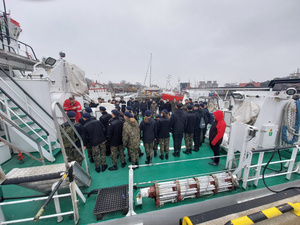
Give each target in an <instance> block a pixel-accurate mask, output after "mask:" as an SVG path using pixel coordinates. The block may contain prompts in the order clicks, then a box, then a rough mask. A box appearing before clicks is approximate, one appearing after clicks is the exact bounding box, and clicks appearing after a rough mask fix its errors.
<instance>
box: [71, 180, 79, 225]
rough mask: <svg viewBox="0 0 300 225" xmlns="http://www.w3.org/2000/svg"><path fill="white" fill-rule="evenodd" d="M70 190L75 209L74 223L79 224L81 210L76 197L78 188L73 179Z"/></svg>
mask: <svg viewBox="0 0 300 225" xmlns="http://www.w3.org/2000/svg"><path fill="white" fill-rule="evenodd" d="M69 187H70V192H71V198H72V205H73V211H74V223H75V224H77V223H78V220H79V211H78V206H77V202H78V200H77V197H76V188H75V181H74V180H73V181H72V182H71V183H70V186H69Z"/></svg>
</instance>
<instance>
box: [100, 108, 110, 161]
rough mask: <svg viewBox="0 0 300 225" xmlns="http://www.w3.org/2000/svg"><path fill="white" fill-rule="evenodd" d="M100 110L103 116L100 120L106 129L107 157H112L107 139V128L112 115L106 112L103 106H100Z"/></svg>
mask: <svg viewBox="0 0 300 225" xmlns="http://www.w3.org/2000/svg"><path fill="white" fill-rule="evenodd" d="M99 110H100V113H101V114H102V116H101V117H100V118H99V120H100V121H101V123H102V124H103V126H104V128H105V137H106V142H105V145H106V155H107V156H109V155H110V144H109V140H108V138H107V126H108V121H109V120H110V119H111V115H110V114H108V113H107V112H106V108H105V107H103V106H100V107H99Z"/></svg>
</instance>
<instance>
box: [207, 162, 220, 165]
mask: <svg viewBox="0 0 300 225" xmlns="http://www.w3.org/2000/svg"><path fill="white" fill-rule="evenodd" d="M208 164H209V165H212V166H218V165H219V163H216V162H209V163H208Z"/></svg>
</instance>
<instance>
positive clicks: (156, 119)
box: [153, 114, 161, 157]
mask: <svg viewBox="0 0 300 225" xmlns="http://www.w3.org/2000/svg"><path fill="white" fill-rule="evenodd" d="M160 118H161V115H160V114H157V115H156V116H155V119H154V121H155V122H156V125H157V123H158V121H159V120H160ZM158 144H159V143H158V138H156V139H155V140H154V144H153V151H154V157H156V156H157V150H158Z"/></svg>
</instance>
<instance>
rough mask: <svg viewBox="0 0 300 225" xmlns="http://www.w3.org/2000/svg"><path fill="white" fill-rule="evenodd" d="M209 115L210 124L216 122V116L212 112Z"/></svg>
mask: <svg viewBox="0 0 300 225" xmlns="http://www.w3.org/2000/svg"><path fill="white" fill-rule="evenodd" d="M208 113H209V118H208V123H209V124H212V123H213V122H214V121H215V117H214V114H212V113H211V112H208Z"/></svg>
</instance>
